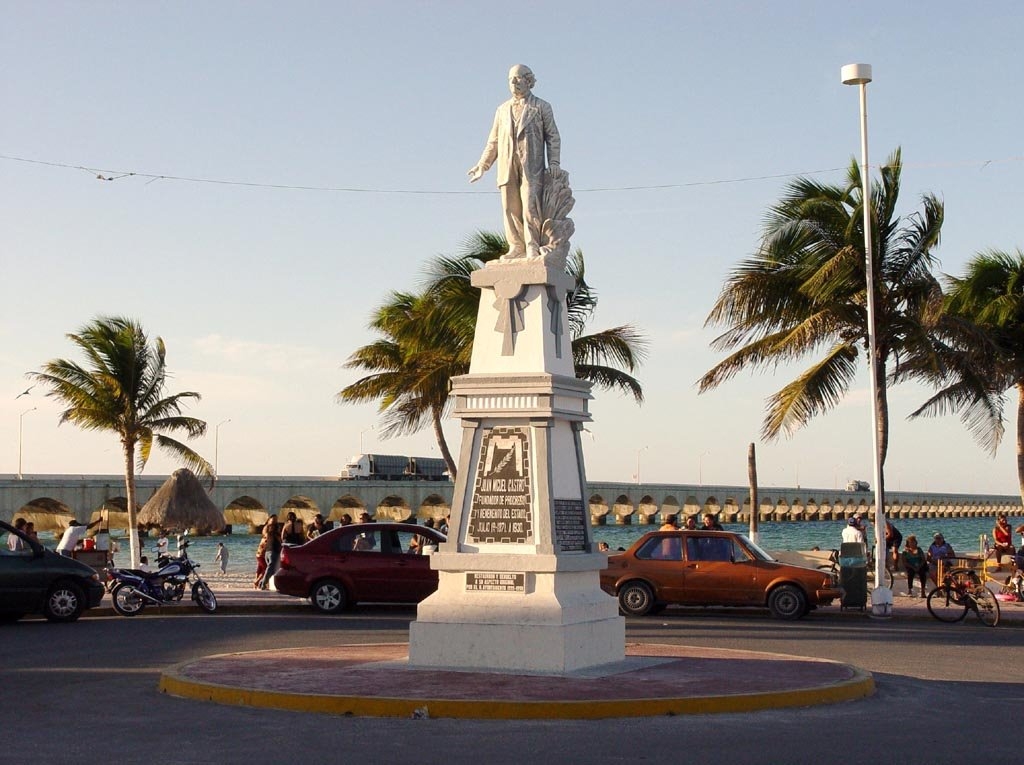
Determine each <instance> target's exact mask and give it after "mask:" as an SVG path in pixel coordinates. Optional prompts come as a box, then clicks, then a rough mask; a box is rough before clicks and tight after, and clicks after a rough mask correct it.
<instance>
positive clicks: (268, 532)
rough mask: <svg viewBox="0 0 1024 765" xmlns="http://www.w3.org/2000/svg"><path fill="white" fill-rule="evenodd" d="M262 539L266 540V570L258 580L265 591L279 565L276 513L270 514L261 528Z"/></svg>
mask: <svg viewBox="0 0 1024 765" xmlns="http://www.w3.org/2000/svg"><path fill="white" fill-rule="evenodd" d="M263 537H264V539H265V540H266V555H267V556H269V560H267V569H266V571H264V572H263V577H262V578H261V579H260V589H261V590H265V589H267V587H269V586H270V579H271V577H272V576H274V574H276V573H277V567H278V565H280V563H281V524H280V523H278V522H277V513H272V514H271V515H270V517H269V518H267V523H266V525H265V526H264V527H263Z"/></svg>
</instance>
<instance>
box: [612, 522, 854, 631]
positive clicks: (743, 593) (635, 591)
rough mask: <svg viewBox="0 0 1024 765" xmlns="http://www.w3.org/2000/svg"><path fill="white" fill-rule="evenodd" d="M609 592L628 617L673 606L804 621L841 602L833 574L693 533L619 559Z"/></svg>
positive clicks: (649, 539)
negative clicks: (750, 610)
mask: <svg viewBox="0 0 1024 765" xmlns="http://www.w3.org/2000/svg"><path fill="white" fill-rule="evenodd" d="M601 589H603V590H604V591H605V592H607V593H608V594H610V595H613V596H615V597H617V598H618V599H619V608H620V609H621V610H622V613H624V614H626V615H627V616H643V615H644V614H649V613H657V612H659V611H661V610H662V609H663V608H664V607H665V606H667V605H670V604H672V605H680V606H756V607H761V608H764V607H767V608H768V609H769V610H770V611H771V612H772V615H773V616H776V617H778V618H779V619H799V618H801V617H803V616H805V615H806V614H807V613H808V612H809V611H811V610H812V609H814V608H817V607H818V606H825V605H828V604H829V603H831V602H832V601H833V600H835V599H836V598H838V597H839V596H840V594H841V593H840V591H839V584H838V581H837V579H836V577H835V576H834V575H833V574H830V573H825V572H823V571H816V570H815V569H812V568H803V567H802V566H790V565H788V564H786V563H779V562H778V561H775V560H773V559H772V557H771V556H770V555H768V553H766V552H765V551H764V550H762V549H761V548H760V547H758V546H757V545H756V544H754V543H753V542H751V541H750V540H749V539H747V537H745V536H744V535H743V534H734V533H732V532H730V531H687V530H681V531H651V532H649V533H647V534H644V535H643V536H642V537H640V539H638V540H637V541H636V542H635V543H634V544H633V546H632V547H630V548H629V549H628V550H626V552H623V553H619V554H617V555H612V556H611V557H610V558H609V559H608V567H607V568H606V569H604V570H603V571H602V572H601Z"/></svg>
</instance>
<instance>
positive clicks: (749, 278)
mask: <svg viewBox="0 0 1024 765" xmlns="http://www.w3.org/2000/svg"><path fill="white" fill-rule="evenodd" d="M901 169H902V162H901V155H900V151H899V150H898V149H897V150H896V151H895V152H894V153H893V154H892V156H891V157H890V158H889V159H888V161H887V162H886V165H885V166H884V167H882V169H881V181H880V183H878V184H875V185H874V188H873V189H872V192H871V200H870V204H871V215H872V236H873V249H874V266H875V275H874V276H875V278H874V282H875V289H876V292H877V294H876V307H877V311H876V354H877V355H876V357H875V358H874V359H868V366H869V370H870V373H872V374H875V375H877V378H876V379H877V380H878V383H879V385H878V397H877V400H876V401H875V402H874V406H875V407H876V410H877V413H878V420H877V421H878V428H879V433H878V435H879V451H880V455H879V458H880V462H881V463H882V464H884V462H885V455H886V452H887V450H888V433H889V407H888V400H887V397H886V386H885V383H886V377H887V374H886V373H887V364H888V363H889V362H890V360H892V361H893V362H894V367H893V370H892V373H891V374H890V375H889V378H890V382H898V381H900V380H901V379H904V377H905V376H906V375H905V373H904V372H903V370H902V369H901V363H902V360H903V359H904V357H908V358H909V357H913V358H917V359H923V358H927V357H929V355H930V354H932V353H933V350H934V349H932V347H931V342H932V340H931V338H930V336H929V334H928V326H929V321H930V318H931V317H933V316H934V315H935V314H937V313H938V312H939V309H940V307H941V298H942V291H941V288H940V286H939V284H938V282H937V280H936V279H935V277H934V276H933V275H932V268H933V267H934V265H935V258H934V256H933V254H932V253H933V250H934V249H935V247H936V246H937V245H938V243H939V233H940V230H941V228H942V220H943V206H942V203H941V202H940V201H939V200H938V199H936V198H935V197H934V196H932V195H924V196H923V198H922V202H923V210H922V211H921V212H918V213H914V214H912V215H910V216H908V217H906V218H900V217H898V216H897V215H896V205H897V201H898V199H899V190H900V173H901ZM862 205H863V199H862V194H861V174H860V168H859V166H858V164H857V162H856V161H853V162H851V165H850V168H849V170H848V173H847V179H846V183H845V185H843V186H830V185H824V184H820V183H818V182H816V181H814V180H811V179H807V178H798V179H796V180H795V181H793V182H792V183H790V184H789V187H788V189H787V191H786V194H785V196H784V197H783V198H782V200H781V201H780V202H779V203H778V204H776V205H775V206H774V207H772V208H771V210H770V211H769V213H768V215H767V218H766V222H765V225H764V235H763V239H762V241H761V245H760V247H759V249H758V251H757V253H756V254H755V255H754V256H753V257H751V258H749V259H747V260H745V261H743V262H742V263H740V265H739V266H738V267H737V268H736V269H735V270H734V271H733V273H732V275H731V276H730V277H729V279H728V280H727V282H726V284H725V286H724V287H723V288H722V292H721V294H720V295H719V297H718V299H717V301H716V302H715V305H714V307H713V308H712V310H711V313H710V315H709V316H708V319H707V322H706V325H715V324H720V325H722V324H724V325H727V326H728V329H727V331H726V332H725V333H723V334H721V335H719V336H718V337H717V338H715V340H714V341H713V343H712V347H713V348H715V349H717V350H733V349H735V350H733V352H732V353H731V354H730V355H729V356H727V357H726V358H725V359H724V360H723V361H721V362H719V363H718V364H717V365H716V366H714V367H713V368H712V369H711V370H710V371H708V372H707V373H705V375H704V376H703V377H702V378H701V379H700V381H699V387H700V392H702V393H703V392H705V391H708V390H711V389H713V388H716V387H717V386H718V385H720V384H721V383H723V382H725V381H726V380H728V379H730V378H731V377H732V376H733V375H735V374H736V373H737V372H739V371H741V370H744V369H747V368H753V367H762V366H769V367H775V366H777V365H778V364H781V363H789V362H794V361H798V360H799V359H802V358H805V357H807V356H816V358H814V359H813V361H812V363H811V365H810V367H808V368H807V369H806V370H805V371H803V372H801V373H800V374H799V376H798V377H797V378H796V379H795V380H793V381H792V382H790V383H788V384H787V385H785V386H784V387H783V388H782V389H781V390H779V391H778V392H776V393H774V394H773V395H772V396H770V397H769V399H768V401H767V406H766V415H765V419H764V423H763V425H762V430H761V432H762V436H763V437H764V438H765V439H767V440H774V439H776V438H778V437H779V435H780V434H782V433H785V434H786V435H792V434H793V433H794V432H795V431H796V430H798V429H799V428H801V427H803V426H804V425H806V424H807V423H808V422H809V421H810V420H811V418H812V417H814V416H815V415H817V414H821V413H824V412H827V411H829V410H830V409H832V408H833V407H835V406H836V404H838V403H839V401H841V400H842V398H843V396H844V395H845V394H846V393H847V392H848V391H849V388H850V385H851V384H852V383H853V380H854V377H855V375H856V371H857V361H858V359H859V358H860V355H861V353H863V354H864V356H865V357H867V356H868V322H867V307H866V306H867V299H866V298H867V286H866V277H865V257H864V230H863V224H862V220H863V207H862ZM822 351H823V355H817V354H819V353H821V352H822ZM878 489H879V491H882V490H883V489H884V482H883V485H882V486H879V487H878Z"/></svg>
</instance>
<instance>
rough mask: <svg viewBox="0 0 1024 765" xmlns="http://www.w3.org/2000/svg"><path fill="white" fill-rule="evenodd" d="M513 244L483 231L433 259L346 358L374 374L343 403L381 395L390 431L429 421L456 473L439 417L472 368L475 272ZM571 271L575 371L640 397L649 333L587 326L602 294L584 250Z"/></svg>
mask: <svg viewBox="0 0 1024 765" xmlns="http://www.w3.org/2000/svg"><path fill="white" fill-rule="evenodd" d="M507 251H508V243H507V242H506V241H505V239H504V237H502V236H501V235H499V234H493V233H488V232H479V233H477V234H475V235H474V236H473V237H471V238H470V239H469V241H468V242H467V243H466V245H465V246H464V248H463V252H462V253H461V254H460V255H458V256H454V257H448V256H440V257H437V258H435V259H433V260H432V261H431V262H430V263H429V265H428V267H427V270H426V279H425V283H424V285H423V288H422V291H420V292H418V293H415V294H413V293H404V292H392V293H391V294H390V295H389V296H388V298H387V300H386V301H385V303H384V305H382V306H381V307H380V308H378V309H377V311H376V312H375V313H374V316H373V319H372V320H371V322H370V328H371V329H373V330H376V331H377V332H379V333H380V334H382V335H383V338H382V339H380V340H378V341H376V342H374V343H371V344H370V345H366V346H363V347H362V348H359V349H358V350H356V351H355V352H354V353H353V354H352V356H351V357H350V358H349V360H348V361H347V362H346V364H345V366H346V367H348V368H350V369H363V370H366V371H369V372H371V374H369V375H367V376H365V377H363V378H361V379H359V380H357V381H356V382H355V383H353V384H352V385H349V386H348V387H346V388H345V389H344V390H342V391H341V392H340V393H338V395H337V399H338V401H339V402H341V403H345V402H351V403H355V402H365V401H375V400H379V401H380V410H381V412H383V416H384V422H385V425H384V429H383V433H384V434H385V436H388V435H401V434H407V433H414V432H416V431H418V430H421V429H422V428H423V427H425V426H426V425H427V423H430V424H431V425H432V426H433V429H434V436H435V438H436V439H437V443H438V447H439V449H440V450H441V454H442V455H443V457H444V459H445V462H446V463H447V465H448V470H449V472H450V474H451V476H452V477H453V478H454V477H455V476H456V471H457V466H456V464H455V460H454V458H453V457H452V454H451V450H450V449H449V447H448V444H447V441H446V439H445V437H444V432H443V430H442V428H441V423H442V420H443V419H444V417H445V416H446V415H447V413H448V411H449V409H450V402H449V397H448V390H449V387H450V381H451V378H452V377H455V376H458V375H462V374H466V373H467V372H468V371H469V363H470V358H471V356H472V350H473V334H474V329H475V326H476V313H477V305H478V303H479V300H480V291H479V290H478V289H476V288H474V287H473V286H472V285H471V283H470V279H471V276H472V273H473V272H474V271H476V270H477V269H478V268H481V267H483V266H484V265H486V264H487V263H489V262H490V261H492V260H495V259H497V258H498V257H500V256H501V255H502V254H504V253H505V252H507ZM566 271H567V273H569V274H570V275H571V276H573V277H574V279H575V281H576V287H575V288H574V289H573V290H572V291H571V292H570V293H569V295H568V297H567V307H568V313H569V325H570V335H571V337H572V350H573V360H574V362H575V365H576V376H577V377H579V378H580V379H584V380H588V381H590V382H593V383H594V384H595V385H597V386H598V387H600V388H604V389H614V390H619V391H623V392H626V393H628V394H630V395H632V396H633V398H634V399H635V400H636V401H637V402H642V401H643V389H642V387H641V386H640V383H639V382H638V381H637V380H636V379H635V378H634V377H633V376H632V375H631V374H629V373H630V372H633V371H634V370H635V369H636V368H637V367H638V366H639V364H640V363H641V361H642V360H643V358H644V356H645V355H646V344H647V343H646V340H645V338H644V337H643V335H642V334H641V333H640V332H639V331H638V330H637V329H636V328H634V327H632V326H630V325H624V326H620V327H614V328H612V329H608V330H604V331H602V332H599V333H596V334H589V335H587V334H584V332H585V328H586V325H587V322H588V321H589V319H590V318H591V316H592V315H593V312H594V309H595V308H596V307H597V295H596V293H595V292H594V291H593V289H592V288H591V287H590V286H589V285H588V284H587V283H586V281H585V279H584V260H583V253H582V252H581V251H580V250H576V252H574V253H573V254H572V256H571V257H570V258H569V259H568V262H567V264H566Z"/></svg>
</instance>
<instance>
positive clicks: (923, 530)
mask: <svg viewBox="0 0 1024 765" xmlns="http://www.w3.org/2000/svg"><path fill="white" fill-rule="evenodd" d="M1021 523H1024V518H1022V519H1013V518H1011V519H1010V525H1011V526H1012V527H1013V528H1017V526H1019V525H1020V524H1021ZM845 525H846V521H793V522H788V523H776V522H765V521H762V522H761V523H759V524H758V543H759V544H760V546H761V547H762V548H764V549H765V550H767V551H769V552H772V551H785V550H811V549H813V548H815V547H817V548H819V549H821V550H832V549H838V547H839V544H840V542H841V536H842V532H843V527H844V526H845ZM894 525H895V526H896V527H897V528H898V529H899V530H900V532H901V533H902V534H903V538H904V539H906V538H907V536H909V535H910V534H915V535H916V536H917V539H918V542H919V543H920V544H921V546H922V547H925V548H927V547H928V545H929V544H931V540H932V536H933V535H934V534H935V533H936V532H942V534H943V536H945V538H946V541H947V542H949V543H950V544H951V545H953V549H954V550H955V551H956V552H957V553H958V554H959V555H977V554H979V552H980V551H981V549H982V542H981V537H982V535H983V534H987V535H989V537H990V538H991V534H992V527H993V526H994V525H995V519H994V518H910V519H901V520H898V521H897V522H896V523H895V524H894ZM658 526H659V524H650V525H639V526H593V527H592V531H593V535H594V541H595V542H607V543H608V546H609V547H610V548H611V549H612V550H617V549H619V548H622V549H626V548H628V547H629V546H630V545H631V544H633V542H635V541H636V540H637V539H639V538H640V537H641V536H643V535H644V534H645V533H647V532H648V531H654V530H655V529H657V528H658ZM723 526H724V528H725V529H726V531H736V532H740V533H742V534H747V533H748V532H749V526H748V525H747V524H745V523H744V524H739V523H726V524H723ZM872 529H873V527H872V526H870V525H869V528H868V532H869V533H868V542H869V544H873V543H874V540H873V538H872V534H871V531H872ZM39 536H40V541H42V542H43V544H45V545H46V546H47V547H50V548H51V549H52V548H53V547H55V546H56V543H57V540H56V539H55V538H54V536H53V535H52V534H45V533H44V534H40V535H39ZM112 536H113V537H114V538H115V539H117V541H118V545H119V546H120V548H121V549H120V552H119V553H116V554H115V556H114V562H115V564H118V563H119V564H121V565H126V564H127V562H128V541H127V539H125V538H123V537H122V538H118V537H117V533H116V531H114V533H113V535H112ZM259 539H260V538H259V535H257V534H248V533H245V532H243V533H238V532H237V531H236V533H233V534H229V535H224V536H210V537H190V546H189V557H191V558H192V559H193V560H195V561H197V562H199V563H200V564H201V565H202V566H204V567H205V568H204V571H203V573H204V574H207V575H212V574H213V572H214V571H215V570H216V564H215V563H214V556H215V555H216V554H217V543H218V542H223V543H224V546H225V547H226V548H227V549H228V552H229V567H230V569H231V570H237V567H238V566H242V565H245V566H248V565H250V564H252V563H253V561H254V560H255V558H256V545H257V544H258V543H259ZM155 545H156V540H155V539H146V540H144V546H145V548H146V550H147V552H148V551H149V550H150V548H154V547H155ZM171 550H172V551H173V550H174V541H173V539H172V541H171ZM152 557H153V556H152V554H151V553H150V558H151V559H152Z"/></svg>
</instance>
